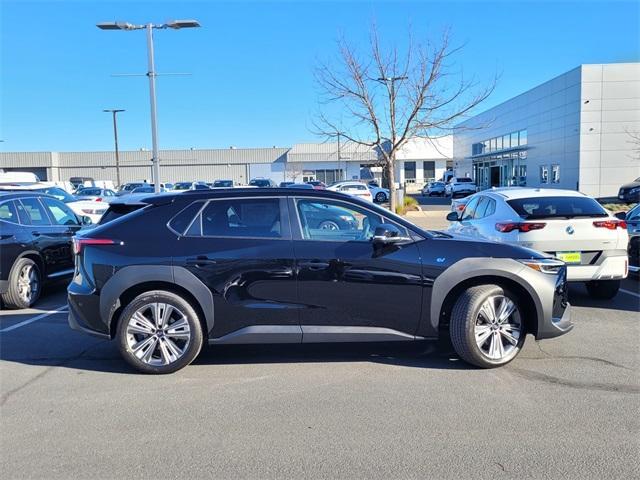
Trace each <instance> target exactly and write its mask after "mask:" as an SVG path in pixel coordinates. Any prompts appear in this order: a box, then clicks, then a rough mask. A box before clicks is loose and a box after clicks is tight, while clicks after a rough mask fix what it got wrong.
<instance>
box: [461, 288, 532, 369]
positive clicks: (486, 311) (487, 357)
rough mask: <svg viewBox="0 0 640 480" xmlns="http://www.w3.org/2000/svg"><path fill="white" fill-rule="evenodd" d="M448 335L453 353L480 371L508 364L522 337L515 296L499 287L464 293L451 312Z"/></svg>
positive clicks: (522, 332) (519, 310) (477, 289)
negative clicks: (479, 368) (480, 369)
mask: <svg viewBox="0 0 640 480" xmlns="http://www.w3.org/2000/svg"><path fill="white" fill-rule="evenodd" d="M449 332H450V335H451V342H452V344H453V347H454V349H455V351H456V353H457V354H458V355H460V357H461V358H462V359H463V360H464V361H466V362H468V363H470V364H472V365H475V366H478V367H482V368H494V367H499V366H501V365H505V364H507V363H509V362H510V361H511V360H513V359H514V358H515V357H516V356H517V355H518V353H519V352H520V349H521V348H522V345H523V344H524V340H525V336H526V332H525V329H524V322H523V318H522V314H521V309H520V306H519V302H518V299H517V297H516V296H515V295H513V294H512V293H511V292H509V291H508V290H505V289H504V288H502V287H500V286H499V285H478V286H475V287H471V288H468V289H467V290H465V291H464V292H463V293H462V294H461V295H460V297H459V298H458V300H457V301H456V303H455V305H454V307H453V310H452V312H451V321H450V325H449Z"/></svg>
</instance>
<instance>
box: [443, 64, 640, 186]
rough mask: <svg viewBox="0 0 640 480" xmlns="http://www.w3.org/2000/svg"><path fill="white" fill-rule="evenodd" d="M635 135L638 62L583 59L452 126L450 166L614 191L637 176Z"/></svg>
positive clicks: (496, 180) (462, 171)
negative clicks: (588, 61)
mask: <svg viewBox="0 0 640 480" xmlns="http://www.w3.org/2000/svg"><path fill="white" fill-rule="evenodd" d="M634 137H635V138H634ZM638 137H640V63H618V64H599V65H581V66H579V67H577V68H575V69H573V70H571V71H569V72H567V73H564V74H563V75H560V76H558V77H556V78H553V79H552V80H549V81H548V82H545V83H543V84H542V85H539V86H537V87H535V88H533V89H531V90H529V91H527V92H525V93H523V94H521V95H518V96H517V97H514V98H512V99H510V100H507V101H506V102H504V103H502V104H500V105H498V106H496V107H494V108H491V109H490V110H487V111H485V112H483V113H481V114H479V115H476V116H474V117H473V118H470V119H468V120H466V121H465V122H463V123H461V124H459V125H457V126H456V128H455V130H454V141H453V162H454V170H455V173H456V175H458V176H468V177H472V178H474V179H475V181H476V183H477V184H478V186H480V187H481V188H490V187H493V186H495V187H497V186H511V185H526V186H529V187H555V188H566V189H572V190H580V191H582V192H584V193H586V194H588V195H592V196H594V197H611V196H615V195H616V194H617V192H618V189H619V187H620V185H622V184H624V183H628V182H630V181H632V180H634V179H636V178H638V177H640V145H639V144H638V141H637V138H638Z"/></svg>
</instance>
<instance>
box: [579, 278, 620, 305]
mask: <svg viewBox="0 0 640 480" xmlns="http://www.w3.org/2000/svg"><path fill="white" fill-rule="evenodd" d="M586 286H587V292H588V293H589V296H590V297H591V298H597V299H598V300H611V299H612V298H613V297H615V296H616V295H617V294H618V290H620V280H593V281H591V282H587V283H586Z"/></svg>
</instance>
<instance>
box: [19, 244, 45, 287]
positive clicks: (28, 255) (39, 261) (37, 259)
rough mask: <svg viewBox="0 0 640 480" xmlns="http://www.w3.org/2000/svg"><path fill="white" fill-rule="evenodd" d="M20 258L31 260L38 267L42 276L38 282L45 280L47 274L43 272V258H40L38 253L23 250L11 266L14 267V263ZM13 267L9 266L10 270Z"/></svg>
mask: <svg viewBox="0 0 640 480" xmlns="http://www.w3.org/2000/svg"><path fill="white" fill-rule="evenodd" d="M21 258H28V259H29V260H33V261H34V262H35V263H36V265H38V268H39V269H40V275H41V276H42V278H41V279H40V280H42V281H44V280H45V279H46V278H47V272H46V271H45V263H44V258H42V255H41V254H40V252H38V251H37V250H25V251H24V252H21V253H20V255H18V256H17V257H16V259H15V260H14V261H13V265H15V263H16V262H17V261H18V260H20V259H21ZM13 265H11V269H13Z"/></svg>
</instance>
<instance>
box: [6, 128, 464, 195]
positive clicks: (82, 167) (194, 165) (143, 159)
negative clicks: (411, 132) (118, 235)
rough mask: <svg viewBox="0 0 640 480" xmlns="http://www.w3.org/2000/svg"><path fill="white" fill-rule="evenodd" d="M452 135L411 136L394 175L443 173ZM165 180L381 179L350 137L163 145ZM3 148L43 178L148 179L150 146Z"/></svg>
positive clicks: (376, 160) (18, 166) (422, 177)
mask: <svg viewBox="0 0 640 480" xmlns="http://www.w3.org/2000/svg"><path fill="white" fill-rule="evenodd" d="M452 145H453V140H452V138H451V137H450V136H449V137H442V138H438V139H435V140H427V139H421V138H415V139H411V140H410V141H409V142H407V143H406V144H405V146H404V147H403V148H402V150H401V151H399V152H398V154H397V159H398V161H397V165H396V167H397V168H396V179H398V181H399V182H400V183H402V184H405V183H407V184H417V185H422V184H424V183H425V182H426V181H429V180H433V179H437V178H441V177H442V175H443V174H444V171H445V170H446V169H447V168H450V166H451V155H452V149H453V146H452ZM159 158H160V165H161V172H160V175H161V179H162V181H163V182H178V181H206V182H213V181H214V180H217V179H227V180H233V181H234V182H236V183H237V184H241V185H242V184H247V183H248V182H249V181H250V180H251V179H252V178H258V177H263V178H270V179H272V180H273V181H274V182H276V183H280V182H284V181H294V182H304V181H310V180H319V181H322V182H325V183H327V184H328V183H332V182H334V181H338V180H345V179H349V180H351V179H367V180H368V179H371V178H376V179H379V180H380V179H381V177H382V167H381V157H380V155H379V153H378V151H377V150H375V149H373V148H369V147H363V146H361V145H356V144H353V143H348V142H346V143H345V142H341V144H340V145H338V143H300V144H296V145H294V146H293V147H286V148H277V147H272V148H227V149H189V150H161V151H160V153H159ZM118 164H119V166H118V167H117V166H116V157H115V153H114V152H1V153H0V171H7V172H9V171H22V172H25V171H26V172H33V173H35V174H36V175H38V177H39V178H40V179H41V180H43V181H44V180H46V181H68V180H69V179H70V178H72V177H91V178H93V179H95V180H110V181H112V182H114V183H115V182H116V179H117V177H118V174H117V170H119V173H120V179H121V182H122V183H124V182H131V181H140V180H150V179H151V152H149V151H148V150H139V151H121V152H119V162H118Z"/></svg>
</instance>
